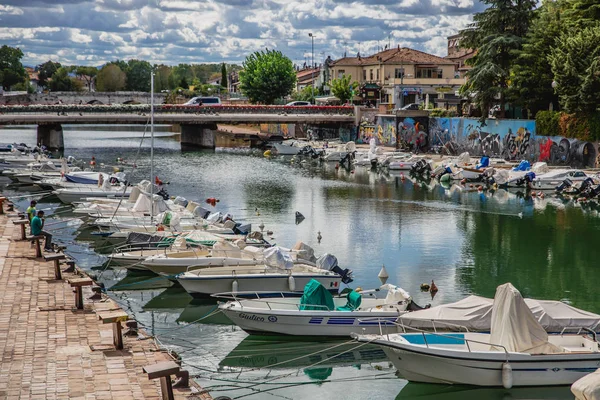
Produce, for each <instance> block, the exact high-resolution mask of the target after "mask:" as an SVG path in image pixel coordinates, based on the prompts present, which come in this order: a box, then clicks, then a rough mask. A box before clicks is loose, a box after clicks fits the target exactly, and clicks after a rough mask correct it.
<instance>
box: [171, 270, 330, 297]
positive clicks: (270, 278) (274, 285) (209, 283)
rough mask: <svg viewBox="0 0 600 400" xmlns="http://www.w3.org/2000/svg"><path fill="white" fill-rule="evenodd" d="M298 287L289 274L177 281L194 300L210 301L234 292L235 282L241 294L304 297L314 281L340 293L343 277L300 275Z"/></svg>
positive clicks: (213, 276)
mask: <svg viewBox="0 0 600 400" xmlns="http://www.w3.org/2000/svg"><path fill="white" fill-rule="evenodd" d="M293 277H294V281H295V287H294V288H293V289H294V290H292V288H291V287H290V283H289V279H288V278H289V275H287V274H269V273H265V274H248V275H244V274H239V275H231V274H230V275H227V276H224V275H207V276H201V277H193V278H192V277H188V278H186V277H181V276H178V277H177V281H178V282H179V284H181V286H183V288H184V289H185V290H186V291H187V292H188V293H189V294H190V295H191V296H193V297H197V298H203V297H210V295H212V294H215V293H227V292H232V291H234V285H233V283H234V282H237V290H236V291H239V292H261V294H264V293H265V292H266V291H268V292H272V293H281V292H298V293H300V294H301V293H302V291H303V290H304V286H306V284H307V283H308V282H309V281H310V280H311V279H315V280H317V281H319V282H320V283H321V284H322V285H323V286H324V287H325V288H326V289H328V290H330V291H335V292H337V291H338V289H339V287H340V283H341V277H340V276H336V275H317V274H301V275H293Z"/></svg>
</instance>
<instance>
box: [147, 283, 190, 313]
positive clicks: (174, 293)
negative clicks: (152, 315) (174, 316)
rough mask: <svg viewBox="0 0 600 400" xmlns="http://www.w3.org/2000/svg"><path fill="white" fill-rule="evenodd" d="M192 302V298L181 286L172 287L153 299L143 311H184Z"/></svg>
mask: <svg viewBox="0 0 600 400" xmlns="http://www.w3.org/2000/svg"><path fill="white" fill-rule="evenodd" d="M191 301H192V296H190V295H189V294H188V292H186V291H185V289H184V288H182V287H180V286H171V287H169V288H167V289H166V290H165V291H163V292H161V293H160V294H159V295H158V296H155V297H153V298H152V299H151V300H150V301H149V302H147V303H146V304H145V305H144V306H143V309H144V311H153V310H160V311H166V310H168V309H182V308H185V307H186V306H187V305H188V304H189V303H190V302H191Z"/></svg>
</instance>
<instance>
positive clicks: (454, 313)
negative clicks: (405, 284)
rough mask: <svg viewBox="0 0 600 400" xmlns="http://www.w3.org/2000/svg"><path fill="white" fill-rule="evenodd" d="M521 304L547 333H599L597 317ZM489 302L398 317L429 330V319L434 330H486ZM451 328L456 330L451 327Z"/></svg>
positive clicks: (561, 306) (551, 305)
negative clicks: (574, 330)
mask: <svg viewBox="0 0 600 400" xmlns="http://www.w3.org/2000/svg"><path fill="white" fill-rule="evenodd" d="M525 303H526V304H527V306H529V308H530V309H531V311H532V312H533V315H534V316H535V318H536V319H537V320H538V322H539V323H540V324H541V325H542V326H543V327H544V329H545V330H546V331H548V332H554V333H558V332H560V331H561V330H562V329H563V328H565V327H585V328H589V329H592V330H595V331H598V330H599V326H600V315H598V314H594V313H591V312H588V311H584V310H580V309H578V308H575V307H572V306H570V305H568V304H565V303H562V302H560V301H551V300H535V299H525ZM492 304H493V300H492V299H488V298H486V297H481V296H468V297H466V298H464V299H462V300H460V301H457V302H455V303H450V304H444V305H441V306H436V307H431V308H429V309H426V310H419V311H414V312H411V313H409V314H405V315H403V316H402V317H401V319H400V322H402V323H403V324H404V325H407V326H412V327H415V328H421V329H431V328H432V327H433V326H432V322H431V321H432V320H435V321H436V322H439V324H436V327H437V328H438V329H452V326H449V325H444V324H443V323H450V324H454V325H460V326H464V327H466V328H468V329H469V330H471V331H489V330H490V326H491V320H492ZM454 329H458V328H457V327H455V328H454Z"/></svg>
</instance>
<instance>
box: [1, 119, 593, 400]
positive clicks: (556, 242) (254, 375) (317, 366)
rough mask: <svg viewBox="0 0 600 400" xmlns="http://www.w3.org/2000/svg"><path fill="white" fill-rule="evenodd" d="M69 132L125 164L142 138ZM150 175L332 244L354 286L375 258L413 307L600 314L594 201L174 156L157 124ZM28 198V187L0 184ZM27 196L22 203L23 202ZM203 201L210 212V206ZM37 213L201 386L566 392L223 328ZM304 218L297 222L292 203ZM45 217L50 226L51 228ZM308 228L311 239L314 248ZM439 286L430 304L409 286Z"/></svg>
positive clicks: (289, 392) (399, 392)
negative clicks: (401, 367) (504, 301)
mask: <svg viewBox="0 0 600 400" xmlns="http://www.w3.org/2000/svg"><path fill="white" fill-rule="evenodd" d="M78 129H80V128H73V129H69V128H68V127H67V129H65V146H66V150H65V154H66V155H73V156H75V157H76V158H78V159H85V160H89V159H91V157H92V156H95V157H96V159H97V161H98V163H105V164H107V165H109V164H110V165H112V164H114V163H115V160H116V159H117V157H122V158H124V159H125V160H128V161H131V162H133V160H136V157H137V156H136V154H137V152H138V148H139V146H140V138H141V137H142V135H143V132H140V131H133V130H126V131H125V130H124V129H127V128H121V129H122V130H101V129H100V130H94V131H86V130H78ZM14 141H17V142H25V143H34V142H35V130H34V128H21V129H3V130H0V142H2V143H12V142H14ZM155 160H156V162H155V164H156V165H155V174H156V175H158V176H159V177H160V178H161V179H162V180H163V181H168V182H169V184H168V186H167V188H168V191H169V192H170V193H171V194H173V195H181V196H184V197H186V198H188V199H191V200H197V201H201V202H203V201H204V199H206V198H209V197H215V198H218V199H219V203H217V206H216V207H215V209H218V210H220V211H226V212H230V213H232V214H233V215H234V217H235V219H236V220H239V221H244V222H251V223H252V224H253V226H254V227H257V226H258V225H260V224H261V223H263V224H264V226H265V231H267V230H268V231H272V232H273V234H272V235H271V236H270V237H269V240H270V241H271V242H272V243H276V244H278V245H282V246H286V247H290V246H292V245H294V243H295V242H297V241H299V240H301V241H303V242H305V243H307V244H308V245H310V246H312V247H313V248H314V249H315V250H316V253H317V254H322V253H325V252H327V253H332V254H334V255H335V256H336V257H337V258H338V260H339V264H340V266H342V267H343V268H351V269H352V270H353V271H354V277H355V282H354V283H353V284H352V287H354V288H356V287H357V286H360V287H362V288H373V287H376V286H378V285H379V279H378V278H377V274H378V272H379V270H380V269H381V266H382V265H385V267H386V269H387V271H388V273H389V275H390V278H389V281H388V282H390V283H393V284H396V285H398V286H401V287H403V288H404V289H405V290H407V291H409V292H410V293H411V295H412V296H413V298H414V300H415V301H416V302H417V303H418V304H421V305H425V304H431V305H439V304H443V303H447V302H452V301H456V300H459V299H461V298H463V297H465V296H466V295H469V294H477V295H481V296H487V297H493V296H494V292H495V289H496V287H497V286H498V285H500V284H502V283H505V282H512V283H513V285H515V286H516V287H517V288H518V289H519V290H520V291H521V292H522V293H523V295H524V296H526V297H534V298H537V299H551V300H562V301H565V302H567V303H569V304H572V305H574V306H576V307H579V308H583V309H586V310H589V311H593V312H597V313H600V302H599V300H600V291H598V290H596V289H597V288H596V283H597V282H600V269H598V268H597V265H598V256H599V255H600V252H597V247H596V246H597V243H598V239H599V238H600V235H599V232H600V218H599V217H598V207H597V206H596V205H591V204H587V205H585V206H581V205H575V204H573V202H570V201H568V200H567V199H560V198H556V197H553V196H548V197H546V198H544V199H540V198H531V197H523V195H522V194H520V193H509V192H506V191H503V190H499V191H497V192H495V193H478V192H477V191H476V190H473V189H470V188H469V187H459V186H451V187H443V186H440V185H439V184H434V183H422V182H421V183H419V182H413V181H411V180H409V179H404V177H403V176H401V175H400V174H385V173H378V172H376V171H370V170H368V169H366V168H357V169H356V170H354V171H353V172H351V171H346V170H344V169H335V167H334V165H333V164H329V165H319V164H312V163H305V164H292V163H290V161H289V159H286V160H284V159H280V158H274V159H265V158H263V157H262V154H261V153H260V152H252V151H250V150H240V149H220V150H217V151H216V152H209V151H207V152H192V153H182V152H181V151H180V150H179V142H178V140H177V137H176V136H173V134H172V133H169V132H166V131H165V132H159V133H157V138H156V139H155ZM136 164H137V169H136V170H135V172H133V173H132V175H131V180H132V181H137V180H140V179H148V178H149V140H146V141H144V143H143V145H142V147H141V151H140V155H139V158H137V162H136ZM8 190H10V191H11V193H12V194H13V195H21V196H25V195H27V194H28V193H30V192H31V191H36V190H37V189H34V188H21V189H15V188H10V189H8ZM28 200H29V198H26V197H22V198H21V199H20V201H19V202H18V204H19V206H20V207H21V208H22V209H23V208H25V207H26V205H27V202H28ZM206 207H210V206H209V205H206ZM38 208H46V209H48V210H49V211H50V212H51V213H53V215H52V216H51V218H52V219H53V220H52V221H51V220H48V223H54V225H53V229H54V233H55V234H56V238H57V240H58V241H60V242H62V243H65V244H66V245H67V252H68V253H70V254H71V255H72V256H73V257H75V258H76V259H77V261H78V264H79V265H81V266H83V267H84V268H86V269H88V270H90V271H91V272H92V273H93V274H95V275H96V276H98V277H99V279H100V280H101V281H103V282H104V283H105V284H106V286H107V287H108V288H109V291H108V293H109V295H110V296H112V297H113V298H115V300H117V301H118V302H119V303H120V304H122V305H123V307H125V308H126V309H127V310H128V311H129V312H130V313H131V314H133V316H134V318H135V319H136V320H138V321H139V322H140V323H141V324H142V325H143V326H144V327H145V329H146V330H147V331H148V332H150V333H152V334H154V335H155V336H156V337H157V339H158V340H159V341H160V342H161V343H162V344H164V345H165V346H166V347H168V348H170V349H172V350H173V351H175V352H176V353H178V354H179V355H180V356H181V357H182V358H183V361H184V365H185V367H186V368H188V369H189V370H190V371H191V372H192V374H194V375H196V380H197V381H198V382H199V383H200V384H201V385H202V386H203V387H205V388H207V389H209V390H211V393H212V394H213V396H215V397H216V396H218V395H227V396H229V397H231V398H247V399H263V398H283V399H331V398H336V397H339V396H349V397H350V398H356V399H394V398H398V399H409V398H418V399H459V398H460V399H481V398H486V399H495V398H498V399H500V398H502V399H506V398H515V399H516V398H527V399H537V398H544V399H562V398H572V395H571V394H570V392H569V388H568V387H566V388H548V389H543V388H542V389H539V388H534V389H528V388H526V389H513V390H503V389H473V388H464V387H451V386H440V385H425V384H407V382H406V381H405V380H403V379H402V378H401V377H398V376H397V375H396V372H395V370H394V368H393V367H392V366H391V364H390V363H389V362H388V361H387V360H386V357H385V354H383V352H382V351H381V350H380V349H379V348H377V347H375V346H371V345H368V346H365V345H362V346H360V345H359V344H356V343H353V342H351V341H324V342H315V341H306V340H299V339H297V338H291V337H276V338H272V337H271V338H265V337H256V336H248V335H247V334H246V333H244V332H243V331H241V330H240V329H238V328H237V327H234V326H231V325H228V324H227V320H226V318H224V316H223V315H222V314H218V313H215V310H216V306H215V304H211V303H201V302H200V303H199V302H193V301H192V300H191V297H189V296H188V295H187V294H186V293H185V291H183V290H182V289H181V288H178V287H176V286H173V285H172V284H171V283H170V282H168V281H166V280H164V279H162V278H157V277H154V276H150V275H140V274H131V273H130V274H127V273H126V272H124V271H123V270H112V269H104V268H103V267H102V265H103V263H104V262H105V261H106V259H105V257H104V256H103V255H102V253H103V252H106V251H108V250H109V249H108V248H105V247H104V246H105V244H103V243H102V242H101V241H97V240H94V239H93V236H92V235H90V234H89V230H87V229H85V227H84V225H82V221H80V220H79V219H77V218H75V217H74V216H73V215H72V214H71V213H70V212H69V208H68V207H65V206H62V205H60V204H59V203H58V200H57V199H56V198H52V197H44V198H43V199H42V203H41V204H40V206H39V207H38ZM296 211H299V212H301V213H302V214H303V215H304V216H305V220H304V221H302V222H301V223H300V224H296V221H295V212H296ZM54 220H55V221H54ZM318 232H320V233H321V235H322V240H321V242H320V243H319V242H318V241H317V234H318ZM432 280H434V281H435V283H436V285H437V286H438V288H439V292H438V293H437V295H436V296H435V297H434V298H433V299H432V298H431V296H430V294H429V293H423V292H421V291H420V290H419V288H420V285H421V283H431V281H432Z"/></svg>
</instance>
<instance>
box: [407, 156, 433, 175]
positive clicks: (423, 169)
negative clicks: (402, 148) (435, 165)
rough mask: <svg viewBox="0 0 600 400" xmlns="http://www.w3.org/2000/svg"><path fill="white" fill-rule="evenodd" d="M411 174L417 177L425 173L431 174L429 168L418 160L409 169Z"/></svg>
mask: <svg viewBox="0 0 600 400" xmlns="http://www.w3.org/2000/svg"><path fill="white" fill-rule="evenodd" d="M410 169H411V172H412V173H414V174H417V175H424V174H426V173H427V172H431V166H430V165H429V163H428V162H427V161H425V160H424V159H420V160H419V161H417V162H416V163H414V164H413V166H412V167H411V168H410Z"/></svg>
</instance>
